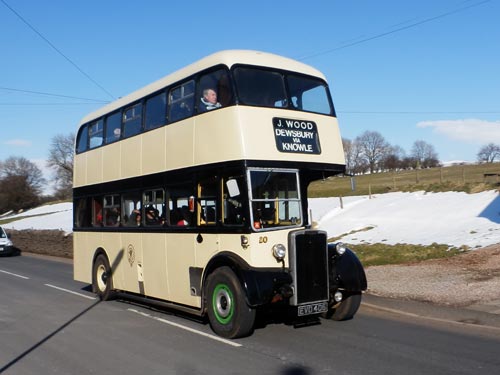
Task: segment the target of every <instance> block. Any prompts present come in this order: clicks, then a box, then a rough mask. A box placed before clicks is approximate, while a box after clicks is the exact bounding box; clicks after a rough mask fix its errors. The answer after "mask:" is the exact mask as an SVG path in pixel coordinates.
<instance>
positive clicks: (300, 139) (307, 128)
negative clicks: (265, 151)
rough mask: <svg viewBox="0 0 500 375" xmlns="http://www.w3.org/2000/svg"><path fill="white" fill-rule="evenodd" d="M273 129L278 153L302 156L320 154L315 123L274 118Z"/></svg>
mask: <svg viewBox="0 0 500 375" xmlns="http://www.w3.org/2000/svg"><path fill="white" fill-rule="evenodd" d="M273 127H274V138H275V140H276V147H277V149H278V151H280V152H293V153H302V154H320V153H321V146H320V143H319V136H318V128H317V126H316V123H315V122H313V121H303V120H294V119H287V118H280V117H274V118H273Z"/></svg>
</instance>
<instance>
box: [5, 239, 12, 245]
mask: <svg viewBox="0 0 500 375" xmlns="http://www.w3.org/2000/svg"><path fill="white" fill-rule="evenodd" d="M5 245H6V246H13V245H14V244H13V243H12V241H11V240H8V241H7V243H6V244H5Z"/></svg>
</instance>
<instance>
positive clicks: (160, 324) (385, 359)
mask: <svg viewBox="0 0 500 375" xmlns="http://www.w3.org/2000/svg"><path fill="white" fill-rule="evenodd" d="M0 284H1V287H0V291H1V292H0V293H1V294H0V373H3V374H37V375H38V374H65V375H67V374H261V375H263V374H283V375H285V374H290V375H291V374H295V375H305V374H433V375H437V374H482V375H483V374H484V375H486V374H500V331H496V332H487V331H486V332H485V330H484V329H481V328H480V327H478V328H474V327H464V326H458V325H453V324H447V323H446V322H437V321H429V322H426V321H425V320H418V321H416V320H415V319H414V318H411V317H406V316H399V315H397V314H394V315H393V314H390V313H387V312H381V311H377V310H374V309H370V308H368V307H366V306H363V305H362V307H361V309H360V311H359V312H358V314H357V315H356V316H355V318H354V319H353V320H351V321H347V322H333V321H325V320H321V321H320V323H319V324H316V325H310V326H306V327H300V328H297V327H294V326H292V325H287V324H283V323H270V322H269V323H268V324H267V325H265V326H264V327H262V328H258V329H256V331H255V332H254V334H253V335H252V336H250V337H247V338H244V339H239V340H233V341H229V340H222V339H220V338H219V337H217V336H215V335H214V334H213V333H212V331H211V329H210V326H209V325H208V324H207V323H206V322H204V321H200V320H199V319H195V318H190V317H189V316H186V315H181V314H174V313H172V312H168V311H160V310H158V309H153V308H151V306H146V305H143V304H137V303H133V302H132V301H128V300H125V299H123V298H121V299H119V300H115V301H109V302H100V301H99V300H97V299H96V298H95V296H94V295H93V294H92V293H91V292H89V289H88V285H84V284H82V283H78V282H75V281H73V279H72V265H71V264H70V263H65V262H61V261H53V260H47V259H42V258H34V257H29V256H18V257H11V258H0Z"/></svg>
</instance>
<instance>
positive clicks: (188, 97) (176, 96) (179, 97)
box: [168, 81, 194, 122]
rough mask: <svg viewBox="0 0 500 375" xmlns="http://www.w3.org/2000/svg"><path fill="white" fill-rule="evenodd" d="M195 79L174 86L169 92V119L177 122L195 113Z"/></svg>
mask: <svg viewBox="0 0 500 375" xmlns="http://www.w3.org/2000/svg"><path fill="white" fill-rule="evenodd" d="M193 108H194V81H188V82H186V83H183V84H182V85H180V86H177V87H174V88H172V89H171V90H170V91H169V94H168V120H169V122H175V121H179V120H182V119H185V118H187V117H189V116H192V115H193Z"/></svg>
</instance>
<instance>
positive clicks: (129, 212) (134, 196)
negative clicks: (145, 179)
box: [121, 192, 143, 227]
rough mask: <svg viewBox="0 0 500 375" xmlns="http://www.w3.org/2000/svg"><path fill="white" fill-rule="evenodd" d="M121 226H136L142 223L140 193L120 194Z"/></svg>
mask: <svg viewBox="0 0 500 375" xmlns="http://www.w3.org/2000/svg"><path fill="white" fill-rule="evenodd" d="M121 213H122V226H125V227H138V226H141V225H142V222H143V221H142V206H141V193H140V192H132V193H127V194H123V196H122V210H121Z"/></svg>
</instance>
